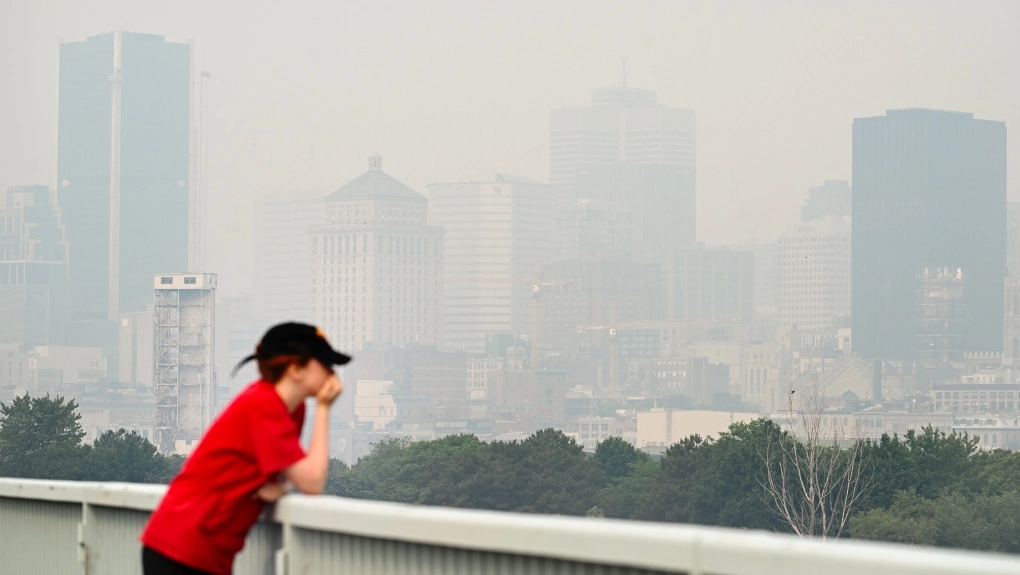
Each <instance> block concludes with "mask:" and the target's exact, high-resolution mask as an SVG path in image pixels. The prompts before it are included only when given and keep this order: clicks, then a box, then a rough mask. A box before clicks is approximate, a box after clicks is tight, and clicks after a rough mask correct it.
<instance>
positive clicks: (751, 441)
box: [634, 419, 784, 530]
mask: <svg viewBox="0 0 1020 575" xmlns="http://www.w3.org/2000/svg"><path fill="white" fill-rule="evenodd" d="M780 435H781V431H780V429H779V427H778V426H777V425H775V424H774V423H772V422H771V421H768V420H764V419H760V420H756V421H752V422H751V423H735V424H733V425H731V426H730V430H729V432H727V433H723V434H721V435H720V437H719V439H718V440H712V439H707V440H705V439H702V438H701V437H699V436H697V435H694V436H691V437H688V438H686V439H684V440H683V441H681V442H680V443H677V444H675V445H673V446H672V447H670V448H669V449H668V450H667V451H666V453H665V455H664V457H663V458H662V462H661V470H660V475H659V476H658V477H657V478H656V480H655V481H654V483H653V484H652V486H651V487H650V489H649V490H648V491H647V493H646V494H645V496H644V497H643V499H642V500H641V503H640V504H639V506H638V509H637V511H636V512H635V514H634V517H635V518H637V519H648V520H653V521H678V522H684V523H699V524H704V525H722V526H729V527H746V528H749V529H752V528H753V529H770V530H782V529H784V527H783V525H782V523H780V522H779V521H778V520H777V519H776V518H775V517H774V515H773V513H772V511H771V510H770V509H769V507H768V505H766V503H765V502H764V500H763V499H762V489H761V486H760V485H759V484H758V478H759V477H760V476H761V474H762V473H764V464H763V462H762V460H761V457H760V455H759V450H760V448H761V447H762V446H764V445H765V442H766V441H767V440H768V438H769V436H772V437H773V438H777V437H779V436H780Z"/></svg>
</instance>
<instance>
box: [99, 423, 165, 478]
mask: <svg viewBox="0 0 1020 575" xmlns="http://www.w3.org/2000/svg"><path fill="white" fill-rule="evenodd" d="M169 463H170V462H168V461H167V459H166V458H165V457H163V455H161V454H159V453H157V452H156V446H155V445H153V444H152V443H150V442H149V440H148V439H145V438H143V437H142V436H140V435H138V434H137V433H134V432H131V433H128V432H127V431H125V430H123V429H120V430H117V431H107V432H106V433H104V434H102V435H100V436H99V437H97V438H96V440H95V441H94V442H93V443H92V450H91V451H90V452H89V453H88V456H87V457H86V465H85V468H86V478H87V479H88V480H90V481H126V482H130V483H162V482H165V481H168V480H169V478H168V477H167V475H170V474H169V473H168V471H169V470H170V469H169V468H170V465H169Z"/></svg>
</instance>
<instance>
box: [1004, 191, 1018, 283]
mask: <svg viewBox="0 0 1020 575" xmlns="http://www.w3.org/2000/svg"><path fill="white" fill-rule="evenodd" d="M1006 269H1007V270H1008V271H1009V275H1010V276H1020V202H1006Z"/></svg>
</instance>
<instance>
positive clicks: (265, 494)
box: [251, 483, 287, 503]
mask: <svg viewBox="0 0 1020 575" xmlns="http://www.w3.org/2000/svg"><path fill="white" fill-rule="evenodd" d="M286 494H287V489H286V488H285V487H284V486H283V484H282V483H266V484H265V485H263V486H262V487H259V490H258V491H256V492H255V494H254V495H252V496H251V497H252V499H261V500H262V501H265V502H266V503H274V502H276V500H278V499H279V498H281V497H283V496H284V495H286Z"/></svg>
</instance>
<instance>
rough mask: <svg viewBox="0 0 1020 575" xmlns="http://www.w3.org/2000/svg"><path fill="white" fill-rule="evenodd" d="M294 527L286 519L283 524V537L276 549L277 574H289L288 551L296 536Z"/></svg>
mask: <svg viewBox="0 0 1020 575" xmlns="http://www.w3.org/2000/svg"><path fill="white" fill-rule="evenodd" d="M293 529H294V528H293V527H291V526H290V522H289V521H284V522H283V525H282V526H281V529H280V530H281V531H282V534H283V536H282V537H281V539H282V540H281V542H280V548H279V549H277V550H276V573H275V575H287V574H288V572H289V569H288V565H289V563H290V557H289V553H288V551H289V550H290V545H291V543H292V540H293V538H294V532H293Z"/></svg>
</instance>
